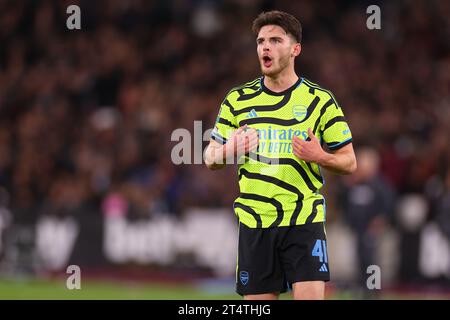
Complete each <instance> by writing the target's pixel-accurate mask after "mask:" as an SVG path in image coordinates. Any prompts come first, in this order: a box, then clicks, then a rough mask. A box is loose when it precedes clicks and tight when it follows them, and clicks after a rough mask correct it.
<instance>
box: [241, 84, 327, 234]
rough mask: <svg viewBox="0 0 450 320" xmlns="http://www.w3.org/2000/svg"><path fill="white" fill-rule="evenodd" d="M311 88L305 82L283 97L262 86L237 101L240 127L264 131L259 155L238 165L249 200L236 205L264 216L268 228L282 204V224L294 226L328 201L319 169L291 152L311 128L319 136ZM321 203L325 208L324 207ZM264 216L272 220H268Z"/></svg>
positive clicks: (243, 92) (317, 106)
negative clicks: (256, 197) (320, 190)
mask: <svg viewBox="0 0 450 320" xmlns="http://www.w3.org/2000/svg"><path fill="white" fill-rule="evenodd" d="M308 89H309V88H308V87H307V86H305V85H302V81H301V80H300V81H299V82H298V83H297V84H296V86H295V87H293V88H291V90H287V91H285V92H282V93H273V92H267V91H268V90H266V91H265V90H262V88H261V87H260V88H259V90H251V89H248V90H245V89H243V90H241V92H239V94H240V96H239V97H238V98H237V99H235V101H234V102H233V107H234V112H235V116H236V121H237V125H238V126H239V127H240V126H243V125H245V124H247V125H248V127H250V128H254V129H256V130H257V131H258V133H259V147H258V149H257V151H256V153H255V154H254V155H251V156H250V157H249V158H247V161H246V162H245V163H244V164H240V165H239V172H238V173H239V184H240V190H241V194H244V197H247V198H246V199H242V198H240V199H239V198H238V199H237V201H240V202H245V204H247V205H249V206H250V207H251V208H253V209H255V211H256V212H258V214H260V215H262V216H263V221H262V224H263V225H264V221H266V224H272V223H273V222H274V221H275V220H273V219H276V218H275V217H276V216H277V214H279V212H277V207H279V206H280V205H278V204H277V203H279V204H281V205H282V206H283V212H284V217H283V218H279V219H282V221H278V222H279V223H281V225H292V224H297V223H299V222H300V223H301V222H305V221H302V219H303V217H302V212H303V211H304V212H311V211H313V210H314V208H313V207H314V206H315V205H317V203H318V201H321V202H323V197H322V196H321V195H320V194H318V190H319V189H320V187H321V186H322V184H323V182H322V177H321V174H320V169H319V167H318V166H317V165H316V164H311V163H306V162H304V161H303V160H300V159H298V158H297V157H296V156H295V155H294V154H293V148H292V138H293V136H294V135H296V136H298V137H300V138H301V139H306V138H307V137H308V133H307V132H308V128H311V129H315V130H316V136H318V137H320V132H318V131H319V130H318V119H319V117H320V98H319V97H317V96H316V95H313V94H310V93H309V90H308ZM246 194H259V195H264V197H267V198H268V199H271V200H270V201H271V203H268V201H269V200H267V199H266V201H262V200H264V199H263V198H261V197H259V198H258V199H249V198H252V196H246ZM253 198H254V196H253ZM274 199H275V200H276V203H273V200H274ZM299 202H302V203H301V204H299ZM320 204H322V206H321V207H322V208H323V203H320ZM300 206H301V207H300ZM278 211H279V210H278ZM265 214H266V215H267V219H264V215H265ZM292 215H294V218H292ZM305 217H306V216H305ZM249 219H250V218H249ZM305 219H306V218H305ZM291 220H292V221H291ZM295 220H298V221H295ZM303 220H304V219H303Z"/></svg>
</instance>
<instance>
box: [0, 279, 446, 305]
mask: <svg viewBox="0 0 450 320" xmlns="http://www.w3.org/2000/svg"><path fill="white" fill-rule="evenodd" d="M378 298H379V299H413V300H422V299H450V295H449V293H447V294H444V293H441V294H430V293H428V294H424V293H423V292H414V293H411V292H410V293H408V294H406V293H394V292H384V293H383V294H381V295H380V296H379V297H378ZM5 299H10V300H19V299H38V300H39V299H41V300H76V299H82V300H128V299H132V300H242V298H241V297H240V296H239V295H238V294H236V293H234V288H233V287H232V286H220V285H219V286H217V287H215V286H214V285H213V286H211V285H210V286H201V285H186V284H160V283H158V284H155V283H148V282H144V283H137V282H124V281H122V282H118V281H106V280H103V281H99V280H83V281H82V283H81V289H80V290H69V289H67V288H66V283H65V279H63V278H61V279H52V280H45V279H40V280H37V279H14V280H13V279H7V278H0V300H5ZM280 299H282V300H289V299H291V296H290V294H282V295H281V296H280ZM327 299H332V300H335V299H337V300H341V299H344V300H353V299H361V297H360V296H358V295H355V294H354V292H351V291H348V290H346V291H343V290H340V291H338V290H335V291H334V292H333V293H331V294H329V295H327Z"/></svg>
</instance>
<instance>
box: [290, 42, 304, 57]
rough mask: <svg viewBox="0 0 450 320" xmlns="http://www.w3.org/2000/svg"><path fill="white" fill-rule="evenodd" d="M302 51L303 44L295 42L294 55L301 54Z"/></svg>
mask: <svg viewBox="0 0 450 320" xmlns="http://www.w3.org/2000/svg"><path fill="white" fill-rule="evenodd" d="M300 52H302V45H301V44H300V43H296V44H294V48H293V50H292V56H294V57H297V56H298V55H299V54H300Z"/></svg>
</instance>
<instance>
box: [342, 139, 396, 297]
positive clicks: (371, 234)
mask: <svg viewBox="0 0 450 320" xmlns="http://www.w3.org/2000/svg"><path fill="white" fill-rule="evenodd" d="M357 160H358V169H357V170H356V172H355V173H354V174H353V175H351V176H349V177H348V178H347V179H346V180H345V181H344V183H343V185H342V188H340V197H339V199H340V202H341V207H342V211H343V214H344V218H345V220H346V222H347V224H348V225H349V226H350V227H351V228H352V230H353V232H354V233H355V236H356V239H357V257H358V262H359V265H358V270H359V272H360V274H359V276H360V280H359V281H360V283H361V284H360V286H361V288H365V289H367V287H366V279H367V268H368V267H369V266H370V265H380V263H379V261H378V259H377V248H378V247H377V240H378V238H379V236H380V234H381V233H382V231H383V229H384V227H385V225H386V223H389V222H390V221H391V219H392V217H393V211H394V203H395V202H394V201H395V198H394V193H393V190H392V188H391V186H390V185H389V184H388V183H387V182H386V181H385V180H384V179H383V178H382V176H381V174H380V171H379V156H378V154H377V153H376V151H375V150H374V149H372V148H367V147H366V148H361V149H358V150H357ZM365 292H367V290H365Z"/></svg>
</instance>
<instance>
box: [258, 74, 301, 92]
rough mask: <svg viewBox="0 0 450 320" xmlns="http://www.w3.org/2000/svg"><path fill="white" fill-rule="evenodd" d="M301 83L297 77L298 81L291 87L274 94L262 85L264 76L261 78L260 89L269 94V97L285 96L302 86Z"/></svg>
mask: <svg viewBox="0 0 450 320" xmlns="http://www.w3.org/2000/svg"><path fill="white" fill-rule="evenodd" d="M302 82H303V78H302V77H299V78H298V80H297V81H296V82H295V83H294V84H293V85H292V86H290V87H289V88H287V89H286V90H284V91H280V92H275V91H272V90H270V89H269V88H267V87H266V86H265V85H264V76H262V77H261V88H262V90H263V91H264V92H265V93H267V94H270V95H271V96H283V95H285V94H288V93H290V92H292V91H294V89H295V88H297V87H298V86H300V85H301V84H302Z"/></svg>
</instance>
